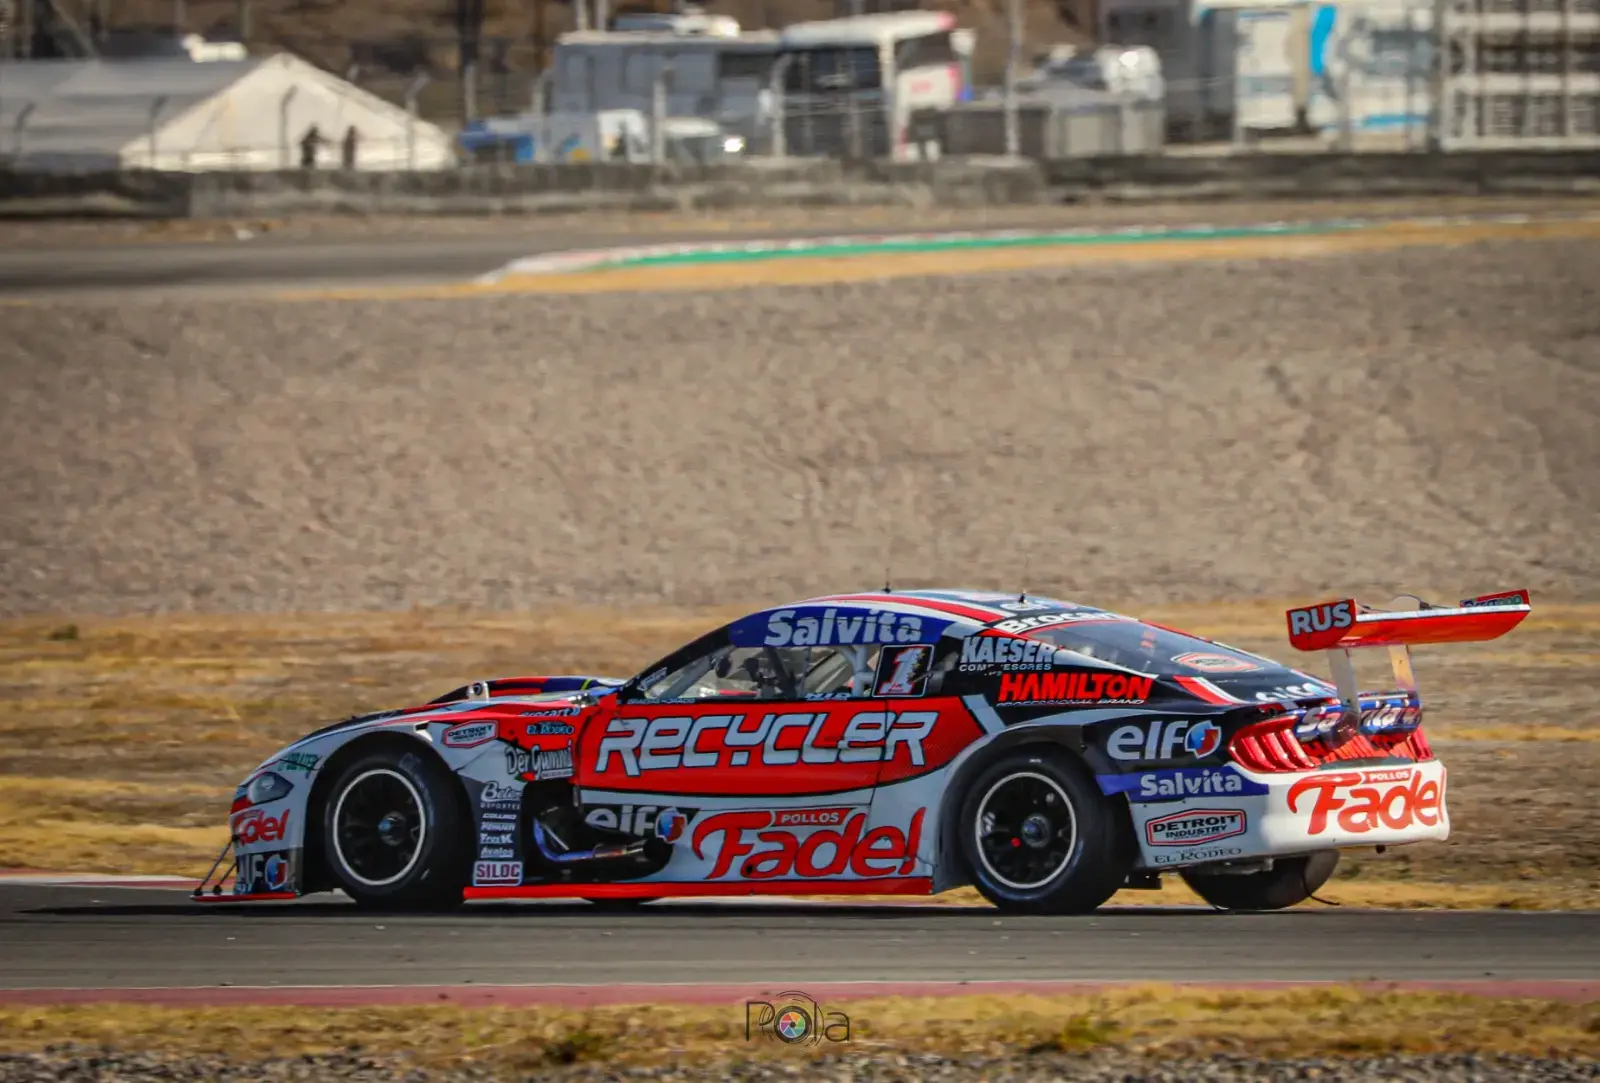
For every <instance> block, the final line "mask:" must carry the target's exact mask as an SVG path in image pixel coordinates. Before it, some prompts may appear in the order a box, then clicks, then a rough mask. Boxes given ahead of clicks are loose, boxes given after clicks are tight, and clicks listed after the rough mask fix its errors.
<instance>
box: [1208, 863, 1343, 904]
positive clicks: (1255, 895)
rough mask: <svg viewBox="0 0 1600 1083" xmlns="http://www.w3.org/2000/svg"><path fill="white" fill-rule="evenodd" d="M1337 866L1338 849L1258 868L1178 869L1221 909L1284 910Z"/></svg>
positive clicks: (1306, 896) (1313, 890)
mask: <svg viewBox="0 0 1600 1083" xmlns="http://www.w3.org/2000/svg"><path fill="white" fill-rule="evenodd" d="M1338 867H1339V851H1338V850H1327V851H1324V852H1323V853H1320V854H1312V855H1310V856H1309V857H1285V858H1279V859H1278V860H1277V861H1275V862H1274V863H1273V865H1272V868H1270V869H1266V870H1264V871H1262V872H1247V873H1221V872H1209V873H1208V872H1205V871H1202V870H1199V869H1195V870H1192V871H1191V870H1183V871H1181V872H1180V873H1179V875H1180V876H1182V877H1183V882H1184V883H1186V884H1188V885H1189V888H1190V890H1191V891H1193V892H1194V893H1195V894H1196V895H1198V896H1200V897H1201V898H1202V899H1204V900H1205V901H1206V902H1208V903H1210V904H1211V905H1212V906H1218V907H1221V908H1222V909H1224V910H1287V909H1288V908H1289V907H1291V906H1294V905H1295V904H1296V903H1303V902H1305V901H1306V900H1307V899H1309V898H1311V896H1312V895H1315V894H1316V893H1317V891H1318V889H1320V888H1321V887H1322V885H1323V884H1326V883H1327V882H1328V879H1329V878H1330V877H1331V876H1333V870H1334V869H1336V868H1338Z"/></svg>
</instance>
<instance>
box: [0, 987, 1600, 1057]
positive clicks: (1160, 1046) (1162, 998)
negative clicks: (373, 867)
mask: <svg viewBox="0 0 1600 1083" xmlns="http://www.w3.org/2000/svg"><path fill="white" fill-rule="evenodd" d="M822 1006H823V1008H824V1009H825V1010H828V1011H833V1010H843V1011H845V1012H846V1014H847V1015H848V1017H849V1026H850V1047H851V1048H853V1049H856V1050H878V1049H888V1050H893V1049H900V1048H905V1049H913V1048H914V1049H917V1050H919V1051H930V1050H931V1051H942V1052H952V1053H953V1052H966V1053H1006V1052H1011V1053H1015V1052H1017V1051H1018V1050H1027V1051H1030V1052H1046V1051H1051V1052H1053V1051H1066V1052H1079V1051H1086V1050H1090V1049H1095V1048H1100V1047H1106V1046H1113V1045H1114V1046H1118V1047H1121V1048H1125V1049H1134V1050H1140V1051H1146V1052H1152V1053H1157V1054H1162V1053H1165V1054H1169V1055H1190V1054H1194V1053H1203V1052H1208V1051H1231V1052H1242V1051H1248V1052H1249V1053H1251V1054H1252V1055H1255V1056H1261V1057H1272V1056H1292V1055H1319V1054H1355V1053H1359V1054H1379V1053H1390V1052H1410V1053H1425V1052H1438V1051H1446V1050H1450V1051H1456V1050H1472V1051H1483V1052H1491V1051H1494V1052H1514V1053H1529V1054H1537V1053H1548V1052H1550V1051H1552V1050H1555V1051H1560V1053H1561V1054H1563V1055H1565V1056H1569V1057H1570V1056H1594V1055H1597V1054H1600V1010H1597V1006H1596V1005H1594V1004H1568V1003H1559V1002H1554V1001H1541V1000H1512V999H1489V998H1478V997H1471V996H1462V995H1452V994H1437V993H1418V992H1404V993H1399V992H1395V993H1383V992H1374V991H1368V990H1361V989H1356V988H1341V987H1332V988H1314V989H1300V990H1294V991H1290V992H1273V993H1264V992H1250V991H1242V990H1241V991H1237V992H1229V991H1224V992H1219V991H1202V990H1195V989H1183V988H1172V987H1160V986H1148V987H1133V988H1129V989H1124V990H1116V991H1110V992H1106V993H1104V994H1100V995H1093V996H1073V997H1018V996H1008V997H982V996H979V997H952V998H939V999H917V998H897V999H894V1000H862V1001H850V1002H841V1003H839V1004H824V1005H822ZM356 1035H359V1036H360V1037H359V1042H360V1044H359V1048H360V1050H361V1051H362V1052H363V1053H365V1054H367V1055H374V1056H386V1055H402V1054H403V1055H406V1056H409V1057H413V1058H415V1059H416V1061H418V1062H420V1063H423V1064H459V1063H461V1062H462V1061H463V1059H470V1060H472V1061H476V1062H480V1063H484V1064H486V1065H492V1066H495V1067H499V1068H513V1069H515V1068H520V1069H533V1068H538V1067H541V1066H544V1065H549V1064H553V1063H570V1062H572V1061H575V1060H588V1061H618V1062H641V1061H644V1062H648V1061H663V1060H668V1061H670V1060H675V1059H680V1058H683V1057H686V1056H695V1057H699V1058H702V1059H708V1060H715V1059H720V1058H726V1057H733V1056H740V1055H748V1054H762V1053H778V1052H779V1051H780V1048H781V1047H780V1046H779V1045H778V1043H776V1042H773V1041H771V1040H760V1039H758V1040H757V1041H754V1042H747V1041H746V1040H745V1011H744V1007H743V1006H742V1005H737V1004H730V1005H729V1006H728V1007H725V1008H705V1007H674V1006H669V1005H650V1006H641V1007H618V1008H600V1009H592V1010H588V1011H583V1012H576V1011H566V1010H556V1009H549V1008H545V1007H540V1008H538V1009H536V1010H533V1009H530V1010H517V1009H501V1008H493V1009H463V1008H456V1007H446V1006H426V1007H420V1008H419V1007H396V1008H366V1009H350V1010H332V1011H330V1010H322V1009H315V1010H312V1009H298V1010H297V1009H286V1008H282V1007H261V1008H250V1007H244V1008H233V1007H230V1008H216V1009H174V1008H153V1007H143V1006H128V1005H97V1006H93V1007H52V1008H0V1049H4V1050H7V1051H26V1050H36V1049H39V1048H41V1047H43V1046H45V1045H49V1044H52V1043H60V1042H66V1041H72V1042H81V1043H91V1044H95V1045H106V1046H110V1047H113V1048H123V1049H138V1050H141V1051H150V1050H156V1051H162V1052H170V1053H226V1054H229V1055H230V1056H231V1057H233V1058H237V1059H241V1060H249V1059H258V1058H267V1057H286V1056H295V1055H298V1054H301V1053H319V1052H321V1053H329V1052H339V1051H344V1050H347V1049H349V1048H350V1047H351V1045H352V1038H353V1036H356ZM829 1048H830V1047H829V1046H827V1045H826V1044H824V1046H823V1049H824V1051H826V1050H827V1049H829ZM831 1048H832V1049H835V1050H837V1049H838V1048H839V1047H838V1046H833V1047H831ZM463 1049H471V1050H472V1051H473V1052H472V1054H471V1056H470V1057H469V1058H463V1057H462V1054H461V1050H463ZM789 1052H791V1053H792V1052H793V1051H789Z"/></svg>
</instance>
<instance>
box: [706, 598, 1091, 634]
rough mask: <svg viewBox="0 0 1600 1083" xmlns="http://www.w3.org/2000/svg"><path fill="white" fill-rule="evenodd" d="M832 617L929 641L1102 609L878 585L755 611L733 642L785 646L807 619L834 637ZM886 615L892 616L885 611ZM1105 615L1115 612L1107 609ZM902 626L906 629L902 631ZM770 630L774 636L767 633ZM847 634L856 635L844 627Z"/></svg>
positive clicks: (736, 627)
mask: <svg viewBox="0 0 1600 1083" xmlns="http://www.w3.org/2000/svg"><path fill="white" fill-rule="evenodd" d="M829 611H832V617H833V618H837V617H839V616H849V615H851V614H867V613H872V614H876V615H877V616H876V618H875V619H877V620H878V621H880V623H881V625H882V627H881V629H880V630H879V631H878V632H877V633H875V634H878V635H880V636H890V635H891V634H893V636H894V638H880V639H873V640H871V642H911V641H912V636H913V635H914V636H915V638H916V639H917V640H918V641H922V642H927V641H929V640H930V638H932V637H936V636H939V635H956V636H965V635H971V634H973V633H974V632H978V631H980V630H982V629H984V628H988V627H990V626H992V625H994V624H996V623H998V622H1000V621H1005V620H1011V619H1014V618H1016V617H1019V616H1022V615H1028V616H1038V615H1041V614H1046V613H1061V612H1079V613H1085V612H1087V613H1103V612H1105V611H1104V610H1101V609H1096V608H1095V607H1093V606H1086V605H1080V604H1078V603H1076V602H1068V601H1062V600H1060V599H1056V598H1039V597H1033V596H1031V595H1025V594H1021V593H1018V594H1011V593H1009V592H1003V591H982V590H961V589H944V588H938V589H919V590H877V591H862V592H859V593H852V594H824V595H819V596H817V597H814V598H805V599H802V600H800V601H796V602H790V603H788V604H786V605H779V606H772V607H770V608H767V609H760V610H757V611H755V612H753V613H751V614H749V615H747V616H745V617H742V618H741V619H739V620H737V621H735V622H734V623H733V624H732V625H731V626H730V628H731V629H732V634H733V636H734V639H735V641H746V640H748V641H750V642H761V643H767V644H769V645H777V646H782V645H785V644H786V643H787V642H788V641H789V640H788V639H786V638H785V637H786V636H788V635H791V634H792V632H791V630H790V629H792V626H793V625H794V624H795V623H796V622H798V621H803V620H807V619H812V620H817V621H823V620H828V621H829V623H828V624H827V625H826V626H825V627H824V626H821V625H819V626H818V627H817V628H815V629H813V631H814V632H817V633H820V634H821V635H822V636H823V638H822V639H820V640H817V642H830V641H833V640H832V639H831V638H830V637H832V636H833V635H834V631H833V624H832V620H831V619H830V618H829ZM884 614H888V615H889V616H884ZM1106 615H1107V616H1114V614H1110V613H1107V614H1106ZM901 629H905V631H904V632H901ZM769 631H770V635H769ZM845 634H850V635H852V636H853V635H854V633H853V632H848V631H846V633H845Z"/></svg>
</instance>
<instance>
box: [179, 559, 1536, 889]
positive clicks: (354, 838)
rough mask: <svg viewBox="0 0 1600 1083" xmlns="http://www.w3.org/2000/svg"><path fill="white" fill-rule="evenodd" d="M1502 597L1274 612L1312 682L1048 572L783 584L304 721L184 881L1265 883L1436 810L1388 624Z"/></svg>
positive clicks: (1440, 778)
mask: <svg viewBox="0 0 1600 1083" xmlns="http://www.w3.org/2000/svg"><path fill="white" fill-rule="evenodd" d="M1528 612H1529V600H1528V594H1527V592H1526V591H1512V592H1507V593H1502V594H1493V595H1486V596H1483V597H1479V598H1473V599H1469V600H1467V601H1464V602H1462V603H1461V604H1460V605H1457V606H1450V607H1437V606H1429V605H1426V604H1425V603H1421V602H1415V604H1414V606H1413V607H1412V608H1409V609H1393V610H1374V609H1370V608H1367V607H1364V606H1360V605H1358V604H1357V603H1355V602H1354V601H1353V600H1342V601H1337V602H1328V603H1323V604H1320V605H1313V606H1308V607H1305V608H1301V609H1294V610H1291V611H1289V613H1288V615H1287V620H1288V629H1289V639H1290V642H1291V644H1292V645H1293V646H1295V647H1296V648H1298V649H1300V650H1304V651H1326V652H1327V654H1328V658H1329V662H1330V668H1331V672H1332V674H1333V681H1332V682H1331V683H1330V682H1327V681H1324V680H1321V679H1319V678H1317V677H1314V676H1311V675H1310V674H1307V673H1304V672H1301V671H1300V670H1297V669H1293V668H1290V667H1287V666H1284V665H1281V664H1279V663H1277V662H1273V661H1271V660H1269V659H1267V658H1263V657H1260V656H1258V655H1255V654H1252V653H1250V652H1248V651H1243V650H1239V649H1237V648H1234V647H1230V646H1226V645H1224V644H1221V643H1217V642H1214V641H1211V640H1208V639H1204V638H1200V637H1198V636H1193V635H1188V634H1185V633H1182V632H1178V631H1175V630H1173V629H1170V628H1166V627H1163V626H1161V625H1158V624H1154V623H1150V622H1147V621H1140V620H1136V619H1133V618H1131V617H1126V616H1122V615H1119V614H1116V613H1111V612H1107V611H1105V610H1101V609H1096V608H1093V607H1090V606H1086V605H1078V604H1074V603H1072V602H1065V601H1056V600H1053V599H1048V598H1035V597H1028V596H1020V597H1019V596H1013V595H1006V594H995V593H990V592H978V591H961V590H912V591H894V592H888V591H883V592H874V593H861V594H839V595H832V596H828V597H820V598H811V599H807V600H805V601H800V602H795V603H792V604H789V605H783V606H778V607H774V608H770V609H763V610H760V611H758V612H755V613H751V614H749V615H748V616H745V617H742V618H741V619H739V620H736V621H733V622H732V623H730V624H727V625H725V626H723V627H721V628H718V629H716V630H714V631H712V632H709V633H707V634H706V635H704V636H702V637H700V638H699V639H697V640H695V641H694V642H692V643H689V644H688V645H686V646H684V647H682V648H680V649H679V650H676V651H674V652H673V653H672V654H670V655H668V656H667V657H666V658H663V659H662V660H661V661H659V662H657V663H656V664H654V665H651V666H649V667H647V668H646V669H645V670H644V671H643V672H641V673H640V674H638V675H637V676H635V677H632V678H630V679H627V680H621V679H612V678H605V677H593V676H550V677H517V678H509V679H498V680H486V681H479V682H476V683H474V684H470V685H467V686H465V687H462V688H458V689H456V690H455V691H453V692H450V693H449V694H447V695H444V696H441V697H439V698H438V699H436V700H434V701H432V702H431V703H427V704H424V705H422V706H418V707H412V708H408V709H405V710H395V711H385V712H382V713H379V714H371V715H364V716H360V717H356V718H350V719H346V720H345V721H343V722H338V723H335V724H333V725H331V726H327V727H325V728H323V729H320V730H317V731H316V732H314V733H311V734H309V735H307V736H306V737H304V738H302V739H301V740H299V741H296V742H295V743H293V744H291V745H289V746H288V747H286V748H284V749H282V750H281V751H279V752H277V753H275V754H274V755H273V756H272V757H271V758H269V759H268V760H267V761H266V762H265V763H263V764H261V766H260V767H258V768H257V769H256V770H254V771H253V772H251V773H250V775H249V777H247V778H246V779H245V781H244V782H243V784H241V785H240V786H239V788H238V791H237V794H236V796H235V798H234V802H233V810H232V816H231V820H230V826H231V836H232V837H231V842H230V844H229V849H228V850H225V851H224V853H223V856H222V858H220V859H219V860H218V862H217V864H216V867H215V868H213V870H212V874H211V875H209V876H207V878H206V880H205V882H203V883H202V884H201V886H200V888H199V889H197V891H196V893H195V894H196V897H197V898H199V899H203V900H206V901H218V902H220V901H249V900H265V899H291V898H295V897H298V896H301V895H306V894H310V893H314V892H321V891H329V890H333V889H339V890H342V891H343V892H345V893H346V894H348V895H349V896H350V897H352V898H353V899H354V900H355V901H356V902H358V903H361V904H365V905H369V906H380V907H406V908H415V907H443V906H451V905H455V904H458V903H460V902H462V901H463V900H472V899H505V898H548V897H570V898H581V899H592V900H632V901H647V900H652V899H657V898H662V897H670V896H706V895H748V894H782V895H796V894H804V893H820V894H832V895H838V894H872V895H885V894H909V895H925V894H930V893H936V892H941V891H945V890H948V889H950V888H954V887H957V886H960V885H964V884H972V885H975V886H976V887H977V889H978V890H979V891H980V892H982V894H983V895H984V896H985V897H986V898H988V899H989V900H990V901H991V902H993V903H994V904H995V905H997V906H999V907H1001V908H1002V909H1006V910H1013V911H1024V912H1047V913H1068V912H1084V911H1090V910H1093V909H1095V908H1096V907H1098V906H1100V905H1101V904H1102V903H1104V902H1105V901H1106V900H1108V899H1109V898H1110V897H1111V896H1112V894H1113V893H1115V892H1116V891H1117V890H1118V889H1120V888H1123V887H1128V886H1131V887H1153V886H1157V884H1158V883H1159V879H1160V876H1161V874H1162V873H1164V872H1176V873H1178V874H1179V875H1180V876H1182V877H1183V879H1184V880H1185V882H1187V883H1188V884H1189V885H1190V886H1191V887H1192V888H1193V889H1194V890H1195V891H1196V892H1198V893H1199V894H1200V895H1201V896H1202V897H1203V898H1205V899H1206V900H1208V901H1210V902H1212V903H1214V904H1216V905H1218V906H1222V907H1226V908H1230V909H1276V908H1281V907H1285V906H1291V905H1293V904H1295V903H1297V902H1299V901H1301V900H1303V899H1305V898H1307V897H1308V896H1309V895H1310V894H1311V893H1313V892H1315V891H1316V890H1317V889H1318V888H1319V887H1320V886H1321V885H1322V884H1323V883H1324V882H1326V880H1327V879H1328V877H1329V876H1330V875H1332V873H1333V870H1334V866H1335V864H1336V862H1337V860H1338V854H1339V851H1340V850H1341V849H1342V848H1351V847H1368V846H1393V845H1397V844H1401V843H1410V842H1418V841H1422V840H1427V839H1443V838H1445V837H1447V835H1448V834H1449V830H1450V820H1449V814H1448V811H1447V809H1446V804H1445V781H1446V774H1445V768H1444V765H1443V764H1441V763H1440V762H1439V761H1438V760H1437V759H1436V758H1435V757H1434V755H1433V752H1432V750H1431V749H1430V748H1429V745H1428V741H1427V739H1426V738H1425V737H1424V736H1423V732H1422V728H1421V726H1422V704H1421V700H1420V698H1419V696H1418V693H1417V685H1416V681H1415V679H1414V677H1413V674H1412V669H1411V655H1410V646H1411V645H1413V644H1420V643H1450V642H1464V641H1471V640H1482V639H1492V638H1495V637H1497V636H1500V635H1503V634H1505V633H1506V632H1508V631H1509V630H1511V629H1512V628H1513V627H1515V626H1516V624H1518V623H1519V622H1520V621H1521V620H1522V619H1523V618H1524V617H1525V616H1526V615H1527V613H1528ZM1363 648H1383V649H1386V650H1387V653H1388V654H1389V656H1390V661H1391V668H1392V672H1393V676H1394V684H1395V687H1394V688H1393V689H1392V690H1388V691H1384V692H1376V693H1374V692H1363V691H1361V690H1360V689H1359V688H1358V686H1357V683H1356V677H1355V672H1354V668H1353V666H1352V664H1351V657H1352V652H1353V651H1356V650H1359V649H1363ZM230 854H231V861H228V864H227V866H226V867H225V868H224V864H223V863H224V861H225V860H228V858H229V857H230ZM218 869H223V870H224V871H223V873H222V875H221V876H217V875H216V873H217V870H218Z"/></svg>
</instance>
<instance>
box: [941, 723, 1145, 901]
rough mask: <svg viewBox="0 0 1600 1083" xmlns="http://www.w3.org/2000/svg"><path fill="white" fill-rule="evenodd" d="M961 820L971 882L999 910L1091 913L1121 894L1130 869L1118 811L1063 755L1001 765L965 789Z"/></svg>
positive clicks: (1020, 756) (1033, 754) (1012, 759)
mask: <svg viewBox="0 0 1600 1083" xmlns="http://www.w3.org/2000/svg"><path fill="white" fill-rule="evenodd" d="M960 816H961V820H960V839H961V851H962V855H963V857H964V858H965V859H966V862H967V868H968V871H969V872H970V873H971V876H972V882H973V884H974V885H975V886H976V887H977V889H978V891H979V892H981V893H982V894H983V897H984V898H986V899H988V900H989V901H990V902H992V903H994V904H995V905H996V906H998V907H1000V908H1001V909H1002V910H1009V911H1013V912H1016V913H1035V914H1080V913H1088V912H1089V911H1092V910H1094V909H1096V908H1097V907H1099V906H1100V905H1101V904H1102V903H1104V902H1105V901H1106V900H1107V899H1109V898H1111V896H1112V895H1115V894H1116V893H1117V889H1118V888H1119V887H1121V886H1122V883H1123V881H1124V880H1125V879H1126V878H1127V875H1128V869H1129V867H1131V865H1132V857H1131V855H1130V854H1129V852H1128V849H1127V847H1125V846H1124V845H1123V844H1122V840H1123V837H1124V832H1123V831H1122V830H1121V829H1120V826H1119V823H1118V821H1117V818H1116V811H1115V809H1114V808H1112V806H1111V805H1110V803H1109V802H1108V801H1107V800H1106V799H1105V798H1104V797H1103V796H1102V795H1101V794H1100V791H1099V789H1098V788H1097V787H1096V786H1095V785H1094V783H1093V781H1092V780H1091V779H1090V778H1089V776H1088V773H1087V772H1086V771H1085V770H1084V769H1083V768H1082V767H1081V766H1080V765H1079V764H1078V763H1077V761H1075V760H1072V759H1069V758H1067V757H1066V756H1064V755H1062V754H1059V753H1051V752H1044V751H1028V750H1025V751H1020V752H1016V753H1012V754H1011V755H1008V756H1004V757H1002V758H1000V759H998V760H996V761H995V762H994V763H993V764H992V765H990V766H989V767H988V768H987V769H985V770H984V771H983V772H981V773H980V774H979V775H978V776H977V778H975V779H974V780H973V782H972V785H971V786H970V787H968V789H967V792H966V795H965V797H964V798H963V799H962V803H961V812H960Z"/></svg>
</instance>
